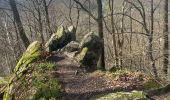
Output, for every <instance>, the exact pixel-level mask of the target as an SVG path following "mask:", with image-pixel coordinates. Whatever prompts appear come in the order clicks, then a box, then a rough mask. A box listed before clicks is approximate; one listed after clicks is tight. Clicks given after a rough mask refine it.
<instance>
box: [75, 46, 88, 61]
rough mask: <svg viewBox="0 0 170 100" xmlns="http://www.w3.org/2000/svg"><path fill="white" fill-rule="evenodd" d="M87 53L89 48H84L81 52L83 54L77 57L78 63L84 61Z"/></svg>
mask: <svg viewBox="0 0 170 100" xmlns="http://www.w3.org/2000/svg"><path fill="white" fill-rule="evenodd" d="M87 51H88V48H87V47H84V48H83V49H82V50H81V52H80V53H79V54H78V55H77V56H76V57H75V58H76V60H77V61H78V62H81V61H82V60H83V59H84V57H85V56H86V54H87Z"/></svg>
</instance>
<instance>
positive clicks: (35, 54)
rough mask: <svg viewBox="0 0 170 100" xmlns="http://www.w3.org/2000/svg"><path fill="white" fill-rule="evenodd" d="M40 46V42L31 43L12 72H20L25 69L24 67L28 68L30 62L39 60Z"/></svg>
mask: <svg viewBox="0 0 170 100" xmlns="http://www.w3.org/2000/svg"><path fill="white" fill-rule="evenodd" d="M42 52H43V51H42V45H41V43H40V42H38V41H34V42H33V43H31V44H30V45H29V46H28V48H27V50H26V51H25V52H24V53H23V55H22V57H21V59H20V60H19V62H18V63H17V65H16V67H15V69H14V71H15V72H17V73H18V72H21V71H22V70H24V69H25V67H27V66H28V64H30V63H31V62H32V61H34V60H36V59H38V58H40V56H41V54H42Z"/></svg>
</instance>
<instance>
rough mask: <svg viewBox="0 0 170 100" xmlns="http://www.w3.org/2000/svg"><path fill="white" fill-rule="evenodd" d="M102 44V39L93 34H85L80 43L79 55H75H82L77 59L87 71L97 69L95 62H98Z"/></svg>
mask: <svg viewBox="0 0 170 100" xmlns="http://www.w3.org/2000/svg"><path fill="white" fill-rule="evenodd" d="M102 43H103V42H102V39H101V38H100V37H99V36H97V35H96V34H95V33H94V32H90V33H88V34H86V35H85V36H84V37H83V39H82V41H81V42H80V45H79V48H80V53H79V54H77V56H80V55H82V53H83V54H84V55H83V56H82V57H78V58H81V59H80V60H79V61H80V62H81V63H82V64H83V65H84V66H87V69H92V70H95V69H97V62H98V60H99V56H100V52H101V47H102ZM85 48H87V49H85ZM86 50H87V51H86ZM84 51H85V52H84Z"/></svg>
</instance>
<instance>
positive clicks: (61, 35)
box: [45, 26, 66, 52]
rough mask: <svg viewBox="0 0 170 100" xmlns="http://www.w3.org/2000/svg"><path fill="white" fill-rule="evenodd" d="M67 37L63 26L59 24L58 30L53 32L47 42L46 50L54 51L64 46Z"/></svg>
mask: <svg viewBox="0 0 170 100" xmlns="http://www.w3.org/2000/svg"><path fill="white" fill-rule="evenodd" d="M65 39H66V33H65V29H64V27H63V26H59V27H58V29H57V32H56V33H54V34H52V36H51V37H50V39H49V40H48V41H47V43H46V44H45V48H46V51H48V52H52V51H56V50H57V49H59V48H62V47H63V43H64V41H65Z"/></svg>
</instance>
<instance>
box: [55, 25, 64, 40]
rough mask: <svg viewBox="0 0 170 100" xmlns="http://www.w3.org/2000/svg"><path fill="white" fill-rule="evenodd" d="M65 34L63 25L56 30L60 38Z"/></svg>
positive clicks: (57, 36)
mask: <svg viewBox="0 0 170 100" xmlns="http://www.w3.org/2000/svg"><path fill="white" fill-rule="evenodd" d="M63 35H64V27H63V26H59V27H58V29H57V32H56V38H57V39H60V38H62V37H63Z"/></svg>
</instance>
